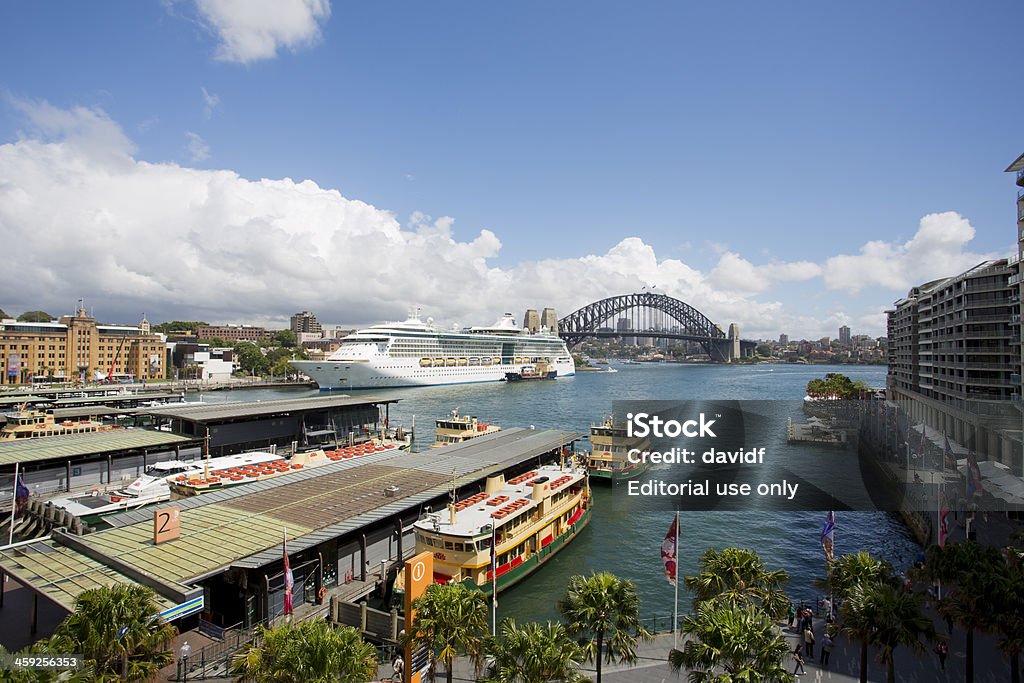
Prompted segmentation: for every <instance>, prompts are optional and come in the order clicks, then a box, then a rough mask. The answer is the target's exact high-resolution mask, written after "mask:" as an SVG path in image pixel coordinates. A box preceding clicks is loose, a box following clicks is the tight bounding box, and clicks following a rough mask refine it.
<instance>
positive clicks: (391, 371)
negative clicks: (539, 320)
mask: <svg viewBox="0 0 1024 683" xmlns="http://www.w3.org/2000/svg"><path fill="white" fill-rule="evenodd" d="M289 363H290V364H291V365H292V367H294V368H295V369H296V370H299V371H301V372H303V373H305V374H306V375H307V376H309V377H310V378H311V379H312V380H313V381H315V382H316V383H317V385H318V386H319V387H320V388H321V389H323V390H331V389H346V390H347V389H377V388H384V387H402V386H424V385H433V384H459V383H469V382H497V381H500V380H502V379H504V378H505V374H506V373H509V372H518V371H520V370H521V369H522V366H523V365H524V364H537V363H546V364H547V365H548V366H550V368H551V369H552V370H553V371H554V373H555V376H556V377H566V376H570V375H574V374H576V366H575V365H574V364H573V360H572V355H571V354H570V353H569V350H568V349H567V348H566V345H565V342H564V341H562V340H561V339H560V338H559V337H558V334H557V333H556V332H553V331H546V330H542V331H540V332H537V333H530V332H528V331H526V330H524V329H522V328H520V327H519V326H518V325H517V324H516V321H515V319H514V318H513V317H512V314H511V313H506V314H505V315H504V316H503V317H502V318H501V319H499V320H498V321H497V322H495V323H494V324H493V325H490V326H481V327H469V328H465V329H452V330H439V329H437V328H436V327H434V323H433V320H432V319H430V318H428V319H427V320H426V322H423V321H421V320H420V319H419V316H418V315H417V314H413V315H412V316H411V317H410V318H409V319H408V320H406V321H404V322H400V323H384V324H381V325H374V326H373V327H369V328H367V329H363V330H358V331H357V332H354V333H352V334H350V335H349V336H347V337H345V338H344V339H343V340H342V342H341V347H340V348H338V350H337V351H335V352H334V353H333V354H331V356H330V357H329V358H328V359H327V360H322V361H317V360H304V361H289Z"/></svg>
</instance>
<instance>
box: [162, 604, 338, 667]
mask: <svg viewBox="0 0 1024 683" xmlns="http://www.w3.org/2000/svg"><path fill="white" fill-rule="evenodd" d="M328 609H329V607H328V606H326V605H325V606H321V607H318V608H316V609H313V610H312V611H310V612H309V613H308V614H304V615H302V616H301V617H294V621H295V622H302V621H306V620H307V619H313V618H316V617H322V616H326V614H327V610H328ZM280 619H282V617H275V618H274V619H263V620H262V621H260V622H259V623H256V624H253V625H252V626H251V627H249V628H242V624H241V623H238V624H235V625H234V626H229V627H228V628H226V629H224V637H223V640H221V641H220V642H217V643H210V644H209V645H206V646H204V647H201V648H199V650H198V651H197V652H194V653H192V654H190V655H189V656H188V658H187V659H180V658H179V659H178V662H177V666H176V669H175V676H174V678H173V680H175V681H185V680H194V681H198V680H205V679H207V678H217V679H222V678H230V677H231V658H232V656H234V655H235V653H237V652H238V651H239V650H241V649H242V648H243V647H245V646H246V645H247V644H249V643H251V642H252V641H253V639H254V638H255V636H256V631H257V630H258V629H259V627H260V626H273V625H274V624H275V622H276V621H278V620H280Z"/></svg>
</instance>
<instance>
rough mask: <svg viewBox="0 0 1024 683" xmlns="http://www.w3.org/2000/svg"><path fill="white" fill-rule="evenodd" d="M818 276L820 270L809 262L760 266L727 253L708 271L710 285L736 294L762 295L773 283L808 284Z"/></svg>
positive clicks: (816, 265)
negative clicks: (794, 281)
mask: <svg viewBox="0 0 1024 683" xmlns="http://www.w3.org/2000/svg"><path fill="white" fill-rule="evenodd" d="M819 275H821V266H819V265H818V264H816V263H811V262H810V261H793V262H772V263H768V264H765V265H762V266H755V265H754V264H753V263H751V262H750V261H748V260H747V259H745V258H743V257H742V256H740V255H739V254H737V253H734V252H731V251H725V252H722V253H721V255H720V256H719V257H718V263H717V264H716V265H715V267H714V269H713V270H712V271H711V273H710V276H709V279H710V281H711V283H712V284H714V285H716V286H718V287H721V288H723V289H727V290H730V291H737V292H752V293H753V292H764V291H766V290H768V289H769V288H771V286H772V285H773V284H775V283H777V282H786V281H792V280H810V279H811V278H814V277H818V276H819Z"/></svg>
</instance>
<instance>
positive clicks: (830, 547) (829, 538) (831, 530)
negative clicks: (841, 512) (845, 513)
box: [821, 510, 836, 562]
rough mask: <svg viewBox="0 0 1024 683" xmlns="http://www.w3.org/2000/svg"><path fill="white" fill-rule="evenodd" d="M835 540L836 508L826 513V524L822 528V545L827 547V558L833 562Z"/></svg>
mask: <svg viewBox="0 0 1024 683" xmlns="http://www.w3.org/2000/svg"><path fill="white" fill-rule="evenodd" d="M835 540H836V513H835V511H834V510H829V511H828V514H827V515H825V526H824V528H822V530H821V547H822V548H824V549H825V559H826V560H828V561H829V562H831V561H832V558H833V557H834V555H833V553H834V552H835Z"/></svg>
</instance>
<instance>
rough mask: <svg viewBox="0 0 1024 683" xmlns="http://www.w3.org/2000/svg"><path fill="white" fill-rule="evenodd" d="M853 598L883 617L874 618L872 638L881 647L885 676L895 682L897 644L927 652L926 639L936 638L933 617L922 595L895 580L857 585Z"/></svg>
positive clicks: (919, 652) (851, 599)
mask: <svg viewBox="0 0 1024 683" xmlns="http://www.w3.org/2000/svg"><path fill="white" fill-rule="evenodd" d="M850 602H853V603H855V606H856V605H857V604H858V603H859V607H858V608H859V609H865V610H867V611H868V612H870V613H871V614H875V615H878V616H880V617H881V618H880V619H878V620H877V621H876V622H875V627H874V630H873V632H872V634H871V642H872V644H874V645H875V646H877V647H878V661H879V662H881V663H882V664H884V665H885V674H886V680H887V681H888V683H896V668H895V652H896V648H898V647H899V646H901V645H905V646H907V647H910V648H911V649H913V650H914V652H915V653H916V654H924V653H925V652H927V648H926V647H925V642H927V641H930V640H933V639H934V638H935V627H934V626H933V625H932V620H931V619H930V618H928V617H926V616H925V615H924V613H923V612H922V611H921V598H920V596H918V595H915V594H913V593H908V592H907V591H906V590H904V589H902V588H900V587H897V586H893V585H892V584H888V583H872V584H869V585H868V586H867V587H866V588H864V587H861V586H857V587H856V588H854V589H853V590H852V591H851V593H850ZM922 639H924V640H922Z"/></svg>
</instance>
